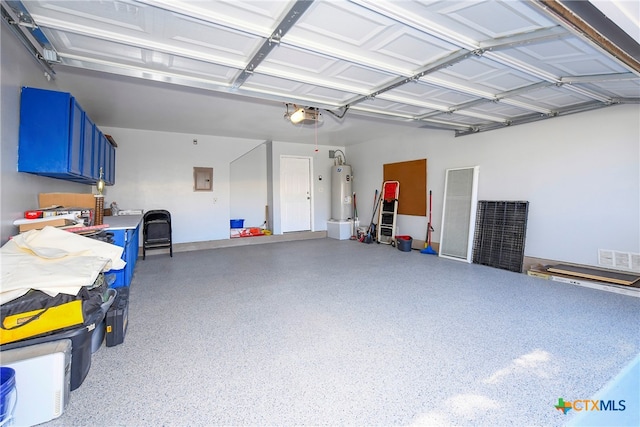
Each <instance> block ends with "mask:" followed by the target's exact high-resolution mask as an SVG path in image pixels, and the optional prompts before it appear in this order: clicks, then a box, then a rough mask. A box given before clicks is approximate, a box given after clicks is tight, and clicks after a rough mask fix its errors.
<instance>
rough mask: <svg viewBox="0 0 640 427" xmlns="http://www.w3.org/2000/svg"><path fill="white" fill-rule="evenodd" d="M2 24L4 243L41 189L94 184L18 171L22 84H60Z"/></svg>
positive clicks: (0, 198)
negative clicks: (15, 221)
mask: <svg viewBox="0 0 640 427" xmlns="http://www.w3.org/2000/svg"><path fill="white" fill-rule="evenodd" d="M0 27H2V29H1V30H0V31H1V33H0V41H1V43H2V48H1V49H0V55H1V60H0V76H1V79H2V80H1V89H0V98H1V105H2V110H1V111H2V113H1V114H0V119H1V124H0V128H1V131H0V132H1V138H2V140H1V141H2V142H1V150H0V244H4V243H5V242H6V241H7V239H8V238H9V237H10V236H12V235H14V234H17V232H18V229H17V227H15V226H14V225H13V221H14V220H16V219H18V218H22V217H23V216H24V211H26V210H28V209H34V208H37V207H38V193H53V192H73V193H91V186H90V185H83V184H75V183H71V182H68V181H63V180H60V179H53V178H43V177H39V176H36V175H31V174H27V173H22V172H17V170H18V133H19V125H20V88H21V87H22V86H33V87H39V88H43V89H53V90H55V89H56V88H57V86H56V82H55V80H53V81H51V82H49V81H47V79H46V78H45V77H44V72H43V70H42V69H41V68H40V66H39V65H38V64H37V63H36V61H35V59H33V58H32V57H31V56H30V55H29V54H28V53H27V51H26V49H25V48H24V47H23V46H22V45H21V44H20V42H19V41H18V40H17V39H16V37H15V36H14V35H13V33H11V31H9V29H8V28H7V26H6V25H4V24H3V25H0Z"/></svg>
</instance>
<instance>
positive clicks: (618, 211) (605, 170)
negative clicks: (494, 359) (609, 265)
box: [347, 105, 640, 265]
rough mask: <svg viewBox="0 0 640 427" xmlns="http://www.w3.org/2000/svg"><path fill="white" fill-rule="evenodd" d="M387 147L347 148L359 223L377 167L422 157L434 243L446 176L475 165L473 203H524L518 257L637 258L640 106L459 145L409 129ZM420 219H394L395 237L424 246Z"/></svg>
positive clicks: (376, 182) (590, 261) (376, 181)
mask: <svg viewBox="0 0 640 427" xmlns="http://www.w3.org/2000/svg"><path fill="white" fill-rule="evenodd" d="M388 147H389V141H368V142H364V143H361V144H358V145H355V146H350V147H348V152H347V155H348V157H349V159H351V160H350V161H351V162H352V164H353V167H354V175H355V179H354V188H355V191H356V193H357V195H358V201H359V204H358V211H359V213H360V220H361V222H363V215H367V216H366V221H365V222H367V223H368V221H369V220H370V217H369V216H368V215H371V205H372V204H373V203H367V202H366V201H367V200H368V199H372V198H373V192H374V190H375V189H376V188H379V187H380V185H381V181H382V165H383V164H384V163H392V162H397V161H405V160H414V159H420V158H427V168H428V176H427V181H428V182H427V185H428V189H431V190H433V205H434V208H433V209H434V211H433V223H434V228H435V229H436V231H435V233H434V237H435V240H436V241H437V239H438V236H439V235H440V223H441V219H442V218H441V215H442V199H443V192H444V173H445V169H447V168H454V167H464V166H475V165H479V166H480V175H479V187H478V198H479V200H527V201H529V219H528V228H527V237H526V239H527V240H526V247H525V255H527V256H532V257H540V258H547V259H553V260H558V261H566V262H575V263H580V264H587V265H597V250H598V249H599V248H602V249H615V250H621V251H631V252H640V107H639V106H638V105H625V106H613V107H608V108H604V109H600V110H596V111H592V112H587V113H581V114H577V115H571V116H566V117H557V118H554V119H549V120H545V121H541V122H537V123H531V124H527V125H520V126H515V127H513V128H505V129H502V130H497V131H491V132H485V133H479V134H475V135H469V136H464V137H459V138H455V137H454V136H453V135H452V134H451V133H449V132H442V131H432V130H426V129H423V130H415V131H412V132H410V133H407V134H405V135H399V136H398V138H397V139H395V140H394V141H393V150H389V149H388ZM400 191H402V188H400ZM362 194H364V195H365V197H362V196H361V195H362ZM369 195H370V196H369ZM367 212H368V213H367ZM426 222H427V219H426V218H425V217H411V216H404V215H402V216H400V217H399V218H398V225H399V227H400V232H401V233H402V234H409V235H412V236H413V237H414V238H416V239H424V236H425V232H426Z"/></svg>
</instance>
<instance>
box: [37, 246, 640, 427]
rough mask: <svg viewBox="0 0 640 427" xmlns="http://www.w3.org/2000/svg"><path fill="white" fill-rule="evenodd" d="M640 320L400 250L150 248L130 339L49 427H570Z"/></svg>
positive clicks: (617, 363) (621, 302)
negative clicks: (570, 404) (567, 404)
mask: <svg viewBox="0 0 640 427" xmlns="http://www.w3.org/2000/svg"><path fill="white" fill-rule="evenodd" d="M638 325H640V298H634V297H630V296H625V295H619V294H615V293H609V292H603V291H599V290H594V289H587V288H581V287H577V286H573V285H568V284H563V283H558V282H552V281H547V280H543V279H539V278H534V277H529V276H527V275H524V274H516V273H511V272H507V271H503V270H498V269H494V268H490V267H485V266H479V265H473V264H471V265H470V264H466V263H462V262H457V261H452V260H446V259H441V258H438V257H437V256H434V255H425V254H420V253H419V252H417V251H412V252H410V253H406V252H400V251H398V250H397V249H395V248H392V247H390V246H386V245H377V244H372V245H366V244H362V243H358V242H354V241H338V240H333V239H316V240H309V241H296V242H283V243H272V244H266V245H252V246H244V247H234V248H224V249H213V250H203V251H198V252H184V253H176V254H174V256H173V258H170V257H169V256H168V255H164V254H158V255H150V254H148V256H147V259H146V260H145V261H142V260H140V261H139V262H138V264H137V267H136V273H135V276H134V279H133V282H132V285H131V296H130V306H129V329H128V333H127V336H126V339H125V342H124V343H123V344H122V345H119V346H116V347H104V346H103V347H102V348H101V349H100V350H98V352H96V353H95V354H94V355H93V358H92V367H91V370H90V372H89V374H88V375H87V378H86V379H85V381H84V383H83V385H82V386H81V387H80V388H79V389H77V390H75V391H73V392H72V393H71V400H70V403H69V405H68V407H67V409H66V411H65V413H64V414H63V415H62V416H61V417H60V418H58V419H56V420H54V421H52V422H50V423H47V424H46V425H48V426H49V425H50V426H61V425H65V426H70V425H74V426H75V425H91V426H101V425H105V426H107V425H109V426H113V425H131V426H141V425H145V426H146V425H192V426H197V425H411V424H423V425H474V426H478V425H491V426H495V425H517V426H522V425H562V424H564V423H566V422H567V421H570V420H571V419H572V418H573V417H574V416H575V415H574V414H573V413H572V412H571V411H569V413H568V414H567V415H564V414H563V413H562V412H561V411H558V410H556V409H555V408H554V405H556V404H557V402H558V398H560V397H562V398H564V400H577V399H588V398H590V397H591V396H594V395H595V394H596V393H597V392H598V391H599V390H600V389H601V388H602V387H604V386H605V384H607V383H608V382H609V381H610V380H611V379H612V378H613V377H614V376H615V375H616V374H617V373H618V372H620V371H621V370H622V369H623V368H624V367H625V365H627V364H628V363H629V362H630V361H631V360H633V359H634V357H635V356H636V355H637V354H638V353H640V334H638ZM636 389H637V388H636ZM636 391H637V390H636ZM616 393H618V394H624V393H623V392H621V391H617V392H616ZM625 397H626V396H619V395H618V396H611V397H610V398H611V399H615V400H619V399H625ZM626 399H627V405H626V408H627V409H626V411H629V412H626V411H625V414H622V415H626V416H627V417H626V418H624V417H623V418H617V419H616V420H617V421H618V422H625V420H627V421H629V420H630V419H631V420H632V418H630V417H631V416H632V415H633V413H632V411H639V410H640V409H639V408H640V405H639V403H638V401H637V400H638V397H637V394H636V396H635V397H633V396H629V397H626ZM629 400H631V402H629ZM634 400H635V401H634ZM613 415H616V416H620V415H621V414H612V416H613ZM613 420H614V419H613V418H612V421H613Z"/></svg>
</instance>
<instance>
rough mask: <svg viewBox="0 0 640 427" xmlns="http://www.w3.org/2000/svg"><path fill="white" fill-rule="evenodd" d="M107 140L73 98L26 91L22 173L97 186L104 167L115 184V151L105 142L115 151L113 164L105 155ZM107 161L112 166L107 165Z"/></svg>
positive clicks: (20, 149) (23, 97)
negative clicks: (101, 168)
mask: <svg viewBox="0 0 640 427" xmlns="http://www.w3.org/2000/svg"><path fill="white" fill-rule="evenodd" d="M103 139H104V136H103V135H102V132H100V131H99V129H98V128H97V126H96V125H95V124H94V123H93V121H92V120H91V119H90V118H89V116H88V115H87V114H86V113H85V112H84V111H83V110H82V107H81V106H80V104H78V102H77V101H76V100H75V98H74V97H73V96H72V95H71V94H69V93H66V92H57V91H52V90H45V89H37V88H30V87H23V88H22V95H21V102H20V141H19V147H18V171H19V172H28V173H33V174H36V175H42V176H48V177H51V178H60V179H66V180H71V181H76V182H81V183H85V184H95V183H96V181H98V179H99V178H100V167H103V168H104V170H105V181H106V182H107V184H113V183H114V182H115V167H112V165H115V148H114V147H113V146H111V144H109V143H108V141H106V139H104V142H106V144H107V145H109V146H110V147H111V149H112V151H113V152H112V153H110V154H112V156H113V158H112V159H111V160H109V159H108V158H106V157H105V154H103V153H104V151H105V149H106V146H105V145H103V141H102V140H103ZM105 160H108V161H109V162H111V163H106V164H105V163H104V162H105ZM105 166H106V167H105ZM107 169H108V172H107ZM107 173H109V174H110V175H109V179H107Z"/></svg>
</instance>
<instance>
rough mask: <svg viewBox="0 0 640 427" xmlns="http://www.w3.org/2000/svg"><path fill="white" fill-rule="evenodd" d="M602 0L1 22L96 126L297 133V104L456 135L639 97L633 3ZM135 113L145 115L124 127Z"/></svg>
mask: <svg viewBox="0 0 640 427" xmlns="http://www.w3.org/2000/svg"><path fill="white" fill-rule="evenodd" d="M598 3H599V2H593V4H592V3H588V2H572V1H565V2H559V1H556V0H548V1H547V0H541V1H495V0H493V1H482V0H481V1H452V0H447V1H381V0H353V1H344V0H331V1H325V0H315V1H309V0H297V1H296V0H287V1H285V0H258V1H256V0H253V1H244V0H232V1H231V0H229V1H221V0H218V1H206V2H205V1H177V0H151V1H60V0H48V1H47V0H29V1H24V2H22V3H21V2H15V1H4V0H3V2H2V6H3V18H4V20H5V22H9V23H11V24H12V26H13V27H14V29H15V30H16V31H20V32H21V35H22V36H23V37H26V38H27V39H29V37H30V38H31V39H30V40H29V41H30V44H31V46H32V48H33V49H32V51H33V53H34V55H35V56H36V57H38V58H39V60H40V62H41V63H42V64H43V67H44V69H45V70H46V73H47V74H48V75H50V76H51V77H52V78H56V79H59V80H60V81H61V82H62V83H63V84H62V86H65V87H71V88H72V89H73V90H70V91H71V92H72V93H74V95H76V97H78V98H79V99H80V100H81V103H82V104H83V107H85V108H86V109H87V110H88V111H91V110H92V109H91V108H87V107H86V106H85V105H84V104H85V102H84V101H83V100H82V97H84V98H86V99H88V100H102V102H103V104H104V105H103V106H102V107H92V108H93V109H94V111H95V114H94V113H92V118H94V121H96V122H97V123H100V124H102V125H108V126H116V127H133V128H150V129H151V128H158V129H161V130H173V131H179V132H184V131H186V129H185V128H188V129H189V131H190V132H193V131H194V128H195V129H196V130H200V129H203V130H205V129H206V130H207V132H205V133H210V132H217V133H214V134H225V133H229V134H232V133H233V135H236V136H246V137H258V138H265V139H269V138H278V136H279V135H281V133H280V132H284V133H286V132H288V135H294V136H295V135H300V133H299V131H298V130H296V126H294V125H292V124H290V123H287V122H285V120H284V118H283V116H284V113H285V103H290V104H296V105H298V106H305V107H311V108H315V109H318V110H319V111H320V112H321V117H322V120H321V122H320V123H319V124H318V126H317V127H316V126H315V124H312V125H306V126H308V127H314V128H315V129H316V134H317V133H318V132H320V133H321V134H322V133H332V134H334V135H336V136H338V135H339V136H340V138H342V139H345V140H348V139H349V138H357V135H360V137H361V138H362V137H367V132H368V133H369V134H370V135H379V134H380V133H379V132H382V130H381V129H383V128H384V129H385V130H384V132H387V133H389V134H392V132H394V131H397V130H398V129H401V128H407V127H409V128H413V129H415V128H436V129H444V130H449V131H452V132H454V133H455V135H457V136H462V135H467V134H471V133H476V132H482V131H488V130H495V129H501V128H504V127H508V126H514V125H517V124H521V123H528V122H531V121H536V120H543V119H548V118H553V117H557V116H560V115H565V114H573V113H578V112H582V111H587V110H592V109H596V108H602V107H607V106H610V105H615V104H623V103H636V104H637V103H640V65H639V64H640V45H639V44H638V40H639V39H640V26H639V25H638V16H639V15H640V9H639V8H640V7H639V6H638V4H640V2H635V1H623V2H615V1H614V2H607V4H605V7H607V6H608V7H609V9H610V10H613V12H608V11H606V12H605V13H607V16H609V17H610V18H611V19H615V20H616V21H617V22H618V23H619V22H622V21H620V20H619V19H618V17H617V16H614V14H618V15H619V16H621V17H622V18H623V19H622V20H623V21H624V18H625V17H626V18H627V19H626V21H625V24H628V23H629V22H630V23H631V26H630V27H626V31H627V32H624V31H623V30H621V28H620V25H621V24H618V25H616V24H614V23H613V22H612V21H611V20H610V19H608V18H607V17H605V15H604V14H603V13H602V12H601V11H600V9H598V8H596V7H594V5H596V6H597V5H598ZM612 6H614V8H613V9H611V7H612ZM603 10H604V9H603ZM629 34H631V35H629ZM117 88H119V89H117ZM116 92H119V96H118V97H117V99H114V98H116V97H114V96H113V94H114V93H116ZM109 98H110V99H109ZM213 103H215V104H216V105H217V107H216V109H215V110H214V111H212V110H211V108H210V105H211V104H213ZM276 111H277V113H276ZM100 115H102V119H100V118H98V117H95V116H100ZM133 117H135V118H136V119H135V120H138V123H137V124H132V123H128V121H131V120H133V119H132V118H133ZM145 117H146V119H145ZM240 118H242V121H241V120H240ZM247 118H249V119H250V120H249V121H247ZM145 120H147V122H146V123H147V124H144V122H145ZM248 122H249V123H250V125H247V123H248ZM169 123H173V124H171V125H170V124H169ZM149 126H153V127H149ZM168 127H169V128H170V129H167V128H168ZM299 127H300V125H298V128H299ZM285 128H286V129H285ZM318 129H319V131H318ZM296 132H298V133H296ZM349 132H351V133H349ZM284 133H282V135H284Z"/></svg>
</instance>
